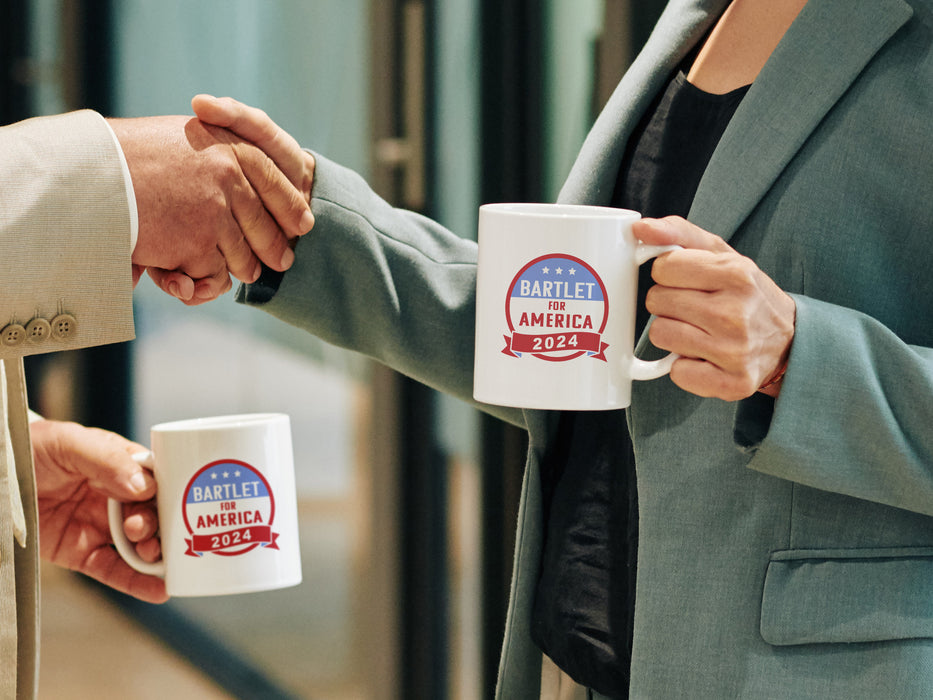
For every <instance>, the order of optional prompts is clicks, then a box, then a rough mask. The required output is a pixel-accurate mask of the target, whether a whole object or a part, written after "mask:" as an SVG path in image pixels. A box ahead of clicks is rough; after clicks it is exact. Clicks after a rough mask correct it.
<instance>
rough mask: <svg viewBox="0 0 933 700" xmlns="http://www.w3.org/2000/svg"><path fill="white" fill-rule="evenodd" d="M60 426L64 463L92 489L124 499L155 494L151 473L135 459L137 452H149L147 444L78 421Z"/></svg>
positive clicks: (59, 441)
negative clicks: (83, 424) (88, 426)
mask: <svg viewBox="0 0 933 700" xmlns="http://www.w3.org/2000/svg"><path fill="white" fill-rule="evenodd" d="M50 422H53V423H54V421H50ZM58 426H60V427H59V428H58V430H57V432H58V433H59V435H58V447H59V451H60V452H59V455H60V456H59V458H60V460H61V463H62V464H65V465H67V468H68V469H69V471H71V472H72V473H74V474H75V475H76V476H78V477H81V478H84V479H86V480H87V482H88V484H89V485H90V487H91V488H92V489H94V490H95V491H97V492H99V493H101V494H103V495H105V496H110V497H111V498H117V499H119V500H122V501H145V500H147V499H149V498H152V497H153V496H154V495H155V492H156V482H155V478H154V477H153V475H152V472H150V471H149V470H148V469H145V468H144V467H143V466H142V465H140V464H139V463H138V462H137V461H136V460H135V459H133V455H134V454H137V453H140V452H146V451H147V449H146V448H145V447H144V446H142V445H140V444H139V443H136V442H132V441H130V440H127V439H126V438H124V437H122V436H120V435H117V434H116V433H112V432H110V431H108V430H101V429H100V428H86V427H84V426H82V425H79V424H77V423H59V424H58Z"/></svg>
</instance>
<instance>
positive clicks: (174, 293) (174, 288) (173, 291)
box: [168, 282, 181, 299]
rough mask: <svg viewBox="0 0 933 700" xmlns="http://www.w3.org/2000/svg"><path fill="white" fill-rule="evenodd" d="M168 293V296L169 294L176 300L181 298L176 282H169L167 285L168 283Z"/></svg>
mask: <svg viewBox="0 0 933 700" xmlns="http://www.w3.org/2000/svg"><path fill="white" fill-rule="evenodd" d="M168 292H169V294H171V295H172V296H173V297H176V298H178V299H180V298H181V296H180V294H181V290H180V289H179V288H178V282H169V283H168Z"/></svg>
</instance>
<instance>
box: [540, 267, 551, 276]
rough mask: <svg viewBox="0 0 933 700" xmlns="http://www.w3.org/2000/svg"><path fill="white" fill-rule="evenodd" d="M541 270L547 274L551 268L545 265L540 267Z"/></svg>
mask: <svg viewBox="0 0 933 700" xmlns="http://www.w3.org/2000/svg"><path fill="white" fill-rule="evenodd" d="M541 272H543V273H544V274H546V275H547V274H550V272H551V270H550V269H549V268H547V267H542V268H541Z"/></svg>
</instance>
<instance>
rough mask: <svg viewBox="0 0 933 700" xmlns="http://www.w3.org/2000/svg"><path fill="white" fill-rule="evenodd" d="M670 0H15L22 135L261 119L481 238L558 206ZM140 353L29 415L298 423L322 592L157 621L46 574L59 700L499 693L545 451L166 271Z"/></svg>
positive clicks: (47, 359) (53, 384) (9, 68)
mask: <svg viewBox="0 0 933 700" xmlns="http://www.w3.org/2000/svg"><path fill="white" fill-rule="evenodd" d="M663 4H664V3H663V2H662V1H661V0H574V2H573V3H568V2H561V1H560V0H544V1H542V0H263V1H261V2H260V1H259V0H198V1H195V0H2V10H3V11H2V16H3V22H2V24H0V123H2V124H6V123H10V122H14V121H17V120H19V119H23V118H27V117H30V116H35V115H42V114H52V113H58V112H63V111H68V110H72V109H78V108H91V109H96V110H98V111H100V112H101V113H103V114H104V115H106V116H126V117H131V116H144V115H154V114H178V113H181V114H189V113H190V106H189V103H190V99H191V97H192V96H193V95H195V94H197V93H199V92H207V93H212V94H214V95H230V96H233V97H236V98H238V99H240V100H242V101H244V102H247V103H249V104H252V105H256V106H259V107H262V108H263V109H264V110H266V112H268V114H269V115H270V116H271V117H272V118H273V119H275V120H276V121H277V122H278V123H279V124H280V125H282V126H283V127H284V128H285V129H287V130H288V131H289V132H291V133H292V134H293V135H294V136H295V137H296V139H297V140H298V141H299V142H300V143H301V144H302V145H303V146H306V147H309V148H313V149H315V150H317V151H319V152H321V153H324V154H326V155H327V156H329V157H330V158H333V159H335V160H337V161H339V162H341V163H343V164H345V165H348V166H350V167H352V168H354V169H356V170H357V171H359V172H361V173H362V174H364V175H365V176H366V177H367V178H368V179H369V181H370V182H371V183H372V185H373V186H374V188H375V189H376V190H377V191H378V192H379V193H380V194H382V195H383V196H384V197H385V198H386V199H388V200H389V201H391V202H392V203H394V204H396V205H399V206H404V207H407V208H410V209H415V210H418V211H421V212H423V213H426V214H428V215H429V216H432V217H434V218H436V219H438V220H440V221H441V222H443V223H444V224H445V225H447V226H448V227H449V228H451V229H452V230H454V231H455V232H457V233H458V234H460V235H462V236H465V237H473V236H474V235H475V225H476V210H477V207H478V206H479V204H480V203H483V202H492V201H549V200H553V199H554V198H555V197H556V195H557V192H558V190H559V187H560V184H561V182H562V180H563V178H564V176H565V175H566V173H567V171H568V169H569V167H570V165H571V163H572V161H573V158H574V156H575V154H576V151H577V149H578V148H579V146H580V144H581V143H582V141H583V138H584V136H585V134H586V132H587V130H588V128H589V126H590V125H591V124H592V121H593V119H594V117H595V115H596V113H597V111H598V109H599V107H600V106H601V105H602V104H603V103H604V102H605V100H606V98H607V97H608V94H609V92H610V91H611V90H612V88H613V87H614V85H615V83H616V81H617V80H618V78H619V77H620V75H621V74H622V72H623V71H624V69H625V67H626V66H627V65H628V63H629V62H630V60H631V58H632V55H633V54H634V52H635V51H636V50H637V48H638V47H639V46H640V45H641V44H642V43H643V42H644V40H645V38H646V36H647V33H648V31H649V30H650V27H651V26H652V25H653V23H654V21H655V19H656V18H657V16H658V14H659V13H660V10H661V8H662V6H663ZM135 305H136V309H135V315H136V333H137V339H136V340H135V341H134V342H131V343H126V344H121V345H114V346H108V347H103V348H95V349H91V350H87V351H81V352H74V353H67V354H59V355H46V356H40V357H36V358H31V359H29V361H28V363H27V376H28V377H29V382H30V398H31V403H32V406H33V408H34V409H36V410H38V411H40V412H41V413H43V414H44V415H45V416H47V417H49V418H59V419H69V420H77V421H80V422H82V423H85V424H88V425H95V426H100V427H104V428H108V429H111V430H115V431H117V432H120V433H122V434H125V435H127V436H128V437H131V438H133V439H135V440H137V441H139V442H142V443H143V444H148V442H149V440H148V434H149V433H148V431H149V427H150V426H151V425H153V424H154V423H157V422H161V421H167V420H176V419H182V418H190V417H198V416H210V415H221V414H230V413H241V412H253V411H281V412H285V413H288V414H289V415H290V416H291V421H292V430H293V436H294V447H295V462H296V469H297V474H298V487H299V494H298V496H299V512H300V518H301V545H302V557H303V566H304V582H303V583H302V585H301V586H298V587H295V588H292V589H286V590H282V591H276V592H269V593H261V594H250V595H243V596H230V597H224V598H217V599H201V598H197V599H175V600H172V601H171V602H170V603H168V604H166V605H164V606H150V605H146V604H142V603H139V602H137V601H135V600H132V599H128V598H126V597H124V596H121V595H119V594H115V593H113V592H111V591H109V590H105V589H103V588H101V587H99V586H96V585H95V584H93V583H91V582H88V581H86V580H85V579H83V578H81V577H79V576H77V575H73V574H70V573H67V572H63V571H61V570H57V569H52V568H47V569H44V570H43V581H42V585H43V597H42V605H43V627H42V634H43V640H42V643H43V649H42V657H41V681H40V698H43V699H49V700H51V699H53V698H55V699H59V698H66V699H67V698H74V699H80V698H95V700H101V699H104V700H106V699H107V698H129V699H134V698H140V699H144V698H160V699H161V698H165V697H171V696H173V695H174V696H175V697H179V698H189V697H196V698H326V699H333V700H363V699H366V700H369V699H374V700H376V699H383V698H385V699H391V698H405V699H406V700H417V699H419V698H424V699H426V700H440V699H443V698H451V699H460V698H463V699H473V698H488V697H491V695H492V692H493V688H494V685H495V677H496V668H497V664H498V655H499V646H500V642H501V636H502V631H503V628H504V624H505V610H506V602H507V599H508V588H509V577H510V573H511V558H512V547H513V540H514V526H515V516H516V510H517V504H518V496H519V489H520V486H521V475H522V470H523V466H524V449H525V445H524V436H523V434H522V433H521V432H520V431H517V430H515V429H514V428H509V427H507V426H505V425H503V424H501V423H499V422H497V421H495V420H493V419H490V418H488V417H484V416H481V415H480V414H478V413H477V412H476V411H474V410H472V409H471V408H469V407H467V406H466V405H464V404H462V403H460V402H458V401H456V400H452V399H449V398H446V397H443V396H441V395H438V394H436V393H434V392H432V391H430V390H428V389H426V388H424V387H422V386H420V385H418V384H416V383H414V382H411V381H410V380H407V379H405V378H403V377H400V376H398V375H396V374H394V373H392V372H390V371H388V370H386V369H384V368H382V367H379V366H377V365H374V364H373V363H370V362H369V361H367V360H366V359H365V358H362V357H360V356H357V355H354V354H352V353H348V352H344V351H341V350H337V349H335V348H333V347H330V346H327V345H325V344H324V343H321V342H320V341H317V340H316V339H315V338H313V337H311V336H309V335H307V334H304V333H301V332H298V331H296V330H295V329H292V328H289V327H287V326H285V325H284V324H282V323H280V322H277V321H274V320H272V319H271V318H267V317H266V316H265V315H264V314H262V313H261V312H258V311H255V310H252V309H247V308H243V307H240V306H238V305H236V304H235V303H234V302H233V299H232V294H227V295H226V296H225V297H223V298H222V299H220V300H219V301H217V302H214V303H211V304H209V305H206V306H204V307H198V308H187V307H185V306H183V305H182V304H181V303H180V302H177V301H175V300H173V299H170V298H169V297H167V296H165V295H163V294H162V293H161V292H159V291H158V290H157V289H156V288H155V286H154V285H153V284H152V283H151V282H150V281H148V279H144V280H143V281H142V282H141V283H140V285H139V287H138V288H137V291H136V294H135Z"/></svg>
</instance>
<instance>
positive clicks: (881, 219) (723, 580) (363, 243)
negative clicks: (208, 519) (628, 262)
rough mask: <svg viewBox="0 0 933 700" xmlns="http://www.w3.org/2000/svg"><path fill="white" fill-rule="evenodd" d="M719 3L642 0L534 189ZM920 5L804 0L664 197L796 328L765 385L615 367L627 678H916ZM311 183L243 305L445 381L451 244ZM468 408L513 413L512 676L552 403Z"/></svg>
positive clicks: (925, 574) (743, 681)
mask: <svg viewBox="0 0 933 700" xmlns="http://www.w3.org/2000/svg"><path fill="white" fill-rule="evenodd" d="M725 4H726V2H725V0H715V1H713V0H710V1H708V2H706V1H702V0H675V1H674V2H672V3H671V4H670V5H669V7H668V8H667V10H666V11H665V13H664V15H663V17H662V19H661V21H660V22H659V24H658V27H657V29H656V30H655V32H654V34H653V35H652V37H651V39H650V40H649V42H648V44H647V45H646V47H645V50H644V52H643V54H642V55H641V56H640V57H639V59H638V60H637V61H636V62H635V64H634V65H633V67H632V68H631V70H630V71H629V72H628V74H627V75H626V76H625V78H624V79H623V80H622V82H621V83H620V85H619V87H618V89H617V90H616V92H615V94H614V95H613V97H612V98H611V100H610V102H609V104H608V105H607V107H606V109H605V110H604V112H603V114H602V115H601V116H600V118H599V119H598V121H597V123H596V124H595V126H594V128H593V130H592V132H591V134H590V136H589V137H588V139H587V141H586V143H585V144H584V146H583V148H582V150H581V154H580V157H579V159H578V161H577V163H576V164H575V165H574V167H573V169H572V172H571V174H570V176H569V177H568V180H567V183H566V185H565V187H564V189H563V190H562V192H561V195H560V199H561V200H562V201H568V202H585V203H593V204H604V203H606V202H608V201H609V198H610V196H611V193H612V187H613V183H614V180H615V177H616V171H617V168H618V164H619V160H620V158H621V154H622V150H623V149H624V146H625V142H626V139H627V137H628V135H629V134H630V133H631V130H632V129H633V128H634V126H635V125H636V124H637V122H638V119H639V118H640V116H641V114H642V112H643V111H644V109H645V108H646V107H647V105H648V103H649V102H650V100H651V99H652V97H653V96H654V95H655V94H656V92H657V91H658V90H660V89H661V87H662V86H663V84H664V82H665V80H666V79H667V78H668V77H669V74H670V72H671V71H672V70H673V69H674V68H675V67H676V66H677V65H678V63H679V62H680V61H681V60H682V59H683V57H684V56H685V55H686V53H687V52H688V51H689V50H690V49H691V48H692V46H693V45H694V44H695V43H696V42H697V41H698V40H699V39H700V38H701V37H702V36H703V35H704V33H705V32H706V31H708V29H709V27H710V26H711V25H712V23H713V22H714V21H715V19H716V17H717V16H718V14H719V13H720V12H721V11H722V9H723V8H724V6H725ZM931 15H933V6H931V2H930V0H907V1H904V0H847V1H845V2H843V1H842V0H810V2H809V3H808V4H807V6H806V7H805V8H804V10H803V11H802V13H801V15H800V16H799V18H798V19H797V21H796V22H795V23H794V25H793V26H792V27H791V28H790V30H789V31H788V33H787V35H786V36H785V38H784V40H783V41H782V42H781V44H780V46H779V47H778V48H777V50H776V51H775V53H774V54H773V56H772V57H771V60H769V62H768V64H767V65H766V66H765V68H764V70H763V71H762V73H761V74H760V76H759V78H758V79H757V80H756V81H755V83H754V85H753V86H752V87H751V89H750V90H749V92H748V94H747V95H746V97H745V99H744V100H743V102H742V105H741V106H740V107H739V109H738V111H737V112H736V114H735V117H734V119H733V121H732V123H731V124H730V126H729V128H728V129H727V131H726V133H725V134H724V136H723V139H722V141H721V143H720V145H719V147H718V148H717V150H716V152H715V153H714V155H713V158H712V160H711V162H710V164H709V167H708V169H707V171H706V173H705V175H704V177H703V180H702V181H701V183H700V187H699V190H698V192H697V196H696V200H695V203H694V206H693V209H692V210H691V214H690V218H691V220H693V221H694V222H695V223H697V224H699V225H701V226H703V227H704V228H706V229H708V230H710V231H713V232H714V233H717V234H719V235H721V236H723V238H725V239H727V240H729V241H730V244H731V245H733V246H734V247H735V248H736V249H737V250H739V251H740V252H741V253H743V254H745V255H748V256H750V257H752V258H753V259H754V260H755V261H756V262H757V263H758V264H759V266H760V267H761V268H762V269H763V270H764V271H765V272H767V273H768V274H769V275H770V276H771V277H772V278H773V279H774V280H775V281H776V282H777V283H778V284H779V285H780V286H781V287H782V288H783V289H785V290H787V291H788V292H790V293H792V294H793V295H794V298H795V300H796V302H797V323H796V335H795V340H794V345H793V348H792V353H791V357H790V363H789V366H788V370H787V375H786V378H785V380H784V383H783V386H782V391H781V395H780V397H779V398H778V400H777V401H776V402H774V406H773V410H761V409H762V407H761V405H760V403H757V402H753V401H752V400H749V401H746V402H739V403H726V402H723V401H719V400H716V399H703V398H699V397H696V396H693V395H690V394H687V393H685V392H683V391H681V390H680V389H678V388H677V387H676V386H674V385H673V384H672V383H671V382H670V381H669V380H668V379H666V378H665V379H660V380H655V381H651V382H638V383H636V386H635V388H634V390H633V402H632V407H631V410H630V411H629V419H630V430H631V433H632V437H633V442H634V445H635V453H636V461H637V479H638V492H639V504H640V540H639V561H638V581H637V594H636V610H635V642H634V652H633V659H632V686H631V696H632V697H633V698H652V699H653V698H661V699H667V698H699V699H705V698H708V699H710V700H721V699H722V698H840V699H841V698H845V699H846V700H849V699H851V698H866V699H868V698H872V699H873V698H926V697H933V634H931V632H933V625H931V618H933V577H931V575H930V574H931V573H933V571H931V569H930V562H931V556H933V555H931V552H933V517H931V516H933V429H931V426H933V398H931V397H933V350H931V348H933V275H931V274H930V267H931V262H933V254H931V222H933V166H931V163H933V129H931V126H930V125H931V115H933V99H931V97H933V58H931V52H930V36H931V34H933V17H931ZM313 195H314V200H313V208H314V211H315V214H316V217H317V224H316V226H315V228H314V230H313V232H312V233H311V234H310V235H308V236H306V237H305V238H303V239H302V240H301V242H300V243H299V245H298V247H297V251H296V252H297V260H296V263H295V266H294V267H293V268H292V270H290V271H289V272H288V273H287V274H286V275H285V276H284V279H283V281H282V285H281V287H280V289H279V292H278V294H277V295H276V296H275V297H274V298H273V299H272V300H271V301H269V302H268V303H266V304H264V305H263V306H262V308H264V309H265V310H266V311H268V312H270V313H272V314H275V315H276V316H279V317H281V318H283V319H284V320H286V321H288V322H290V323H293V324H295V325H298V326H300V327H303V328H306V329H308V330H309V331H310V332H312V333H315V334H317V335H320V336H322V337H323V338H325V339H326V340H329V341H331V342H333V343H336V344H338V345H341V346H344V347H349V348H352V349H355V350H358V351H360V352H363V353H366V354H367V355H370V356H372V357H374V358H376V359H378V360H380V361H382V362H385V363H386V364H388V365H390V366H392V367H395V368H396V369H399V370H400V371H402V372H405V373H407V374H409V375H411V376H413V377H416V378H418V379H420V380H422V381H425V382H426V383H428V384H430V385H432V386H434V387H437V388H439V389H441V390H443V391H448V392H450V393H453V394H455V395H457V396H460V397H461V398H465V399H467V400H469V398H470V394H471V384H472V362H473V311H474V296H473V294H474V289H473V288H474V284H475V257H476V251H475V246H474V244H473V243H471V242H469V241H467V240H464V239H461V238H458V237H457V236H455V235H453V234H451V233H449V232H447V231H444V230H443V229H441V228H440V227H439V226H437V225H436V224H434V223H432V222H430V221H427V220H425V219H423V218H421V217H419V216H417V215H414V214H411V213H409V212H403V211H399V210H396V209H392V208H391V207H389V206H388V205H387V204H385V203H384V202H382V201H381V200H380V199H379V198H378V197H376V196H375V195H374V194H373V193H372V192H371V191H370V190H369V188H368V187H366V185H365V183H363V182H362V180H360V179H359V178H358V177H357V176H356V175H354V174H352V173H350V172H349V171H347V170H345V169H343V168H341V167H340V166H338V165H336V164H334V163H332V162H330V161H328V160H327V159H326V158H324V157H320V158H319V160H318V169H317V174H316V184H315V188H314V193H313ZM641 351H642V352H644V353H650V351H651V349H650V348H649V347H648V344H647V342H646V341H645V340H644V339H643V341H642V344H641ZM485 408H487V409H488V410H490V411H491V412H493V413H495V414H496V415H499V416H501V417H503V418H505V419H507V420H510V421H511V422H513V423H515V424H517V425H521V426H524V427H525V428H527V430H528V432H529V437H530V450H529V456H528V466H527V471H526V475H525V485H524V489H523V495H522V502H521V510H520V525H519V531H518V536H517V537H518V539H517V544H518V546H517V551H516V561H515V572H514V578H513V583H512V599H511V603H510V611H509V617H508V626H507V629H506V633H505V640H504V644H503V652H502V665H501V670H500V682H499V689H498V694H499V697H501V698H506V699H508V700H511V699H513V698H518V699H524V698H529V699H531V698H537V697H538V694H539V688H538V685H539V679H540V653H539V652H538V651H537V650H536V649H535V647H534V645H533V644H532V642H531V640H530V636H529V633H528V624H529V611H530V608H531V602H532V595H533V593H534V584H535V580H536V578H537V575H538V567H539V557H540V549H541V539H542V532H541V529H542V527H541V501H540V492H539V489H538V485H539V481H538V479H539V475H538V465H539V463H540V460H541V456H542V455H543V454H545V453H546V452H547V450H548V449H549V448H550V442H551V440H553V436H554V430H553V426H554V417H555V416H553V415H552V414H548V413H543V412H534V411H528V412H524V413H523V412H521V411H517V410H510V409H502V408H494V407H485ZM769 408H770V407H769ZM756 422H757V423H758V425H755V423H756ZM737 435H741V436H743V437H742V439H741V440H739V441H738V442H737Z"/></svg>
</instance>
